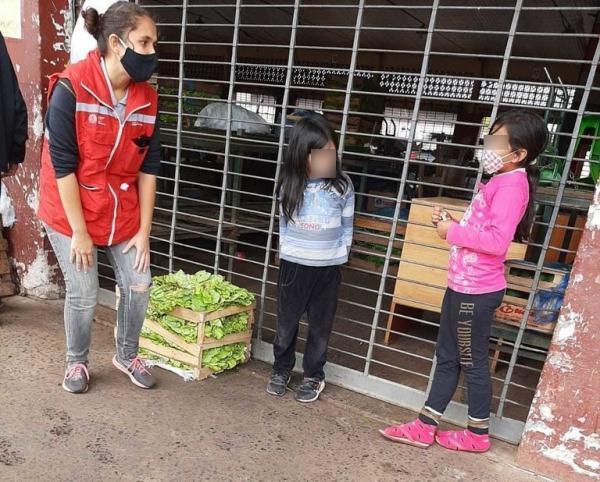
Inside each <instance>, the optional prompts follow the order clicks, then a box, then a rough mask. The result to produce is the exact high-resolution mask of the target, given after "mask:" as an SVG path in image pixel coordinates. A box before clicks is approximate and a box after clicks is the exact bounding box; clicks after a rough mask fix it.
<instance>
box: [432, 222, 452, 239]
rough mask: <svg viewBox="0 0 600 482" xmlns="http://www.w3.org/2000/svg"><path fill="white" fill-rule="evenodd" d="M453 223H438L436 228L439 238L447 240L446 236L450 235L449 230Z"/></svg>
mask: <svg viewBox="0 0 600 482" xmlns="http://www.w3.org/2000/svg"><path fill="white" fill-rule="evenodd" d="M452 223H453V221H441V220H440V221H439V222H438V223H437V226H436V230H437V233H438V236H439V237H440V238H442V239H446V236H447V235H448V230H449V229H450V226H451V225H452Z"/></svg>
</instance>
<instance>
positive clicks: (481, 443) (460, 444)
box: [435, 429, 491, 453]
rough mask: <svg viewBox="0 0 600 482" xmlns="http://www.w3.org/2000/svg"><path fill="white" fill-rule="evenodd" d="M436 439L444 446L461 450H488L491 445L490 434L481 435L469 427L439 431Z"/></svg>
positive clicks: (479, 451)
mask: <svg viewBox="0 0 600 482" xmlns="http://www.w3.org/2000/svg"><path fill="white" fill-rule="evenodd" d="M435 441H436V442H437V443H439V444H440V445H441V446H442V447H445V448H447V449H450V450H459V451H461V452H478V453H481V452H487V451H488V450H489V449H490V446H491V443H490V436H489V435H488V434H484V435H479V434H476V433H473V432H471V431H470V430H468V429H466V430H448V431H445V432H438V433H437V435H436V436H435Z"/></svg>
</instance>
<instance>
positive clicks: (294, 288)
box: [267, 114, 354, 403]
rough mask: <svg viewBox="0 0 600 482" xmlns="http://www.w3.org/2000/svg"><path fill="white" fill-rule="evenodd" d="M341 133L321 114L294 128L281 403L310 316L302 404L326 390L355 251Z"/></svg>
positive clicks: (280, 331) (273, 385) (281, 286)
mask: <svg viewBox="0 0 600 482" xmlns="http://www.w3.org/2000/svg"><path fill="white" fill-rule="evenodd" d="M337 150H338V140H337V136H336V135H335V132H334V131H333V129H332V128H331V126H330V125H329V123H328V122H327V120H325V118H324V117H323V116H321V115H319V114H311V115H310V116H307V117H305V118H303V119H302V120H300V121H299V122H298V123H297V124H296V125H295V126H294V128H293V129H292V132H291V134H290V142H289V146H288V149H287V151H286V154H285V159H284V164H283V168H282V174H281V178H280V180H279V186H278V193H279V199H280V224H279V252H280V259H281V266H280V269H279V281H278V291H279V294H278V308H277V316H278V320H277V335H276V338H275V343H274V345H273V352H274V355H275V364H274V367H273V373H272V375H271V379H270V380H269V383H268V385H267V392H268V393H270V394H271V395H276V396H283V395H284V394H285V392H286V388H287V385H288V383H289V380H290V374H291V372H292V370H293V368H294V364H295V361H296V340H297V338H298V328H299V324H300V318H301V317H302V315H303V314H304V313H307V316H308V337H307V340H306V349H305V352H304V363H303V369H304V380H303V382H302V384H301V385H300V387H299V388H298V389H297V391H296V400H298V401H299V402H305V403H306V402H314V401H315V400H317V399H318V398H319V395H320V394H321V392H322V391H323V388H325V373H324V372H323V367H324V365H325V362H326V359H327V348H328V346H329V336H330V334H331V329H332V325H333V319H334V317H335V311H336V308H337V301H338V288H339V286H340V282H341V265H342V264H345V263H346V262H347V261H348V254H349V252H350V246H351V245H352V229H353V220H354V189H353V186H352V182H351V181H350V179H349V178H348V176H347V175H346V174H344V173H343V172H342V170H341V168H340V163H339V162H338V159H337Z"/></svg>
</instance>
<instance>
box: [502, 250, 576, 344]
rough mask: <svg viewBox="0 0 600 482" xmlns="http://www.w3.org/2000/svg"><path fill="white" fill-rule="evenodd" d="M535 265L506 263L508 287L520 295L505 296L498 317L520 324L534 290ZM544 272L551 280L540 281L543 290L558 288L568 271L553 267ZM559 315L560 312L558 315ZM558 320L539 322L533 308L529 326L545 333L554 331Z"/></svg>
mask: <svg viewBox="0 0 600 482" xmlns="http://www.w3.org/2000/svg"><path fill="white" fill-rule="evenodd" d="M518 271H528V272H529V273H530V275H528V276H523V275H522V274H519V273H518ZM534 273H535V266H532V265H530V264H524V263H517V262H509V263H507V264H506V281H507V284H508V289H509V290H513V291H518V292H519V294H520V296H518V297H517V296H511V295H506V296H504V300H503V301H502V304H501V305H500V307H499V308H498V309H497V310H496V319H497V320H498V321H501V322H502V323H505V324H507V325H513V326H520V325H521V320H522V319H523V316H524V315H525V308H526V306H527V298H528V297H529V294H530V293H531V291H532V285H533V275H534ZM542 274H543V275H544V277H546V278H551V279H550V280H545V281H540V282H539V287H540V288H541V289H543V290H549V289H552V288H556V287H557V286H558V285H560V284H561V283H562V282H563V281H564V278H565V276H567V274H566V273H564V272H563V271H559V270H556V269H552V268H542ZM556 316H557V317H558V313H557V315H556ZM555 326H556V321H554V322H552V323H538V322H536V321H535V312H534V310H531V311H530V313H529V317H528V319H527V328H528V329H531V330H535V331H540V332H543V333H552V332H553V331H554V327H555Z"/></svg>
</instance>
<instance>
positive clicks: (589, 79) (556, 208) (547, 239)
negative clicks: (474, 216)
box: [496, 42, 600, 417]
mask: <svg viewBox="0 0 600 482" xmlns="http://www.w3.org/2000/svg"><path fill="white" fill-rule="evenodd" d="M599 59H600V42H598V43H597V44H596V50H595V52H594V57H593V59H592V61H591V65H592V66H591V67H590V71H589V73H588V76H587V81H586V84H585V89H584V91H583V96H582V97H581V102H580V104H579V109H578V112H577V119H576V120H575V126H574V127H573V134H572V136H571V142H570V144H569V148H568V150H567V160H566V162H565V166H564V168H563V173H562V176H561V179H560V184H559V186H558V193H557V203H556V204H555V205H554V207H553V208H552V214H551V216H550V222H549V224H550V226H554V225H555V224H556V218H557V217H558V211H559V209H560V200H561V199H562V196H563V194H564V190H565V187H566V183H567V179H568V177H569V172H570V166H571V158H572V157H573V153H574V152H575V146H576V145H577V136H578V134H579V128H580V126H581V120H582V119H583V113H584V111H585V108H586V106H587V102H588V99H589V95H590V91H591V87H592V84H593V83H594V77H595V75H596V70H597V67H598V61H599ZM552 231H553V230H552V229H549V230H548V231H546V236H545V237H544V243H543V246H542V250H541V252H540V257H539V259H538V262H537V266H536V270H535V274H534V276H533V281H532V292H531V293H530V294H529V298H528V300H527V307H526V308H525V313H524V314H523V319H522V320H521V326H520V327H519V331H518V332H517V337H516V340H515V349H514V350H513V353H512V356H511V359H510V364H509V366H508V371H507V373H506V378H505V382H504V385H503V386H502V393H501V396H500V403H499V405H498V410H497V412H496V413H497V416H498V417H502V413H503V412H504V400H505V399H506V394H507V393H508V386H509V383H510V380H511V378H512V373H513V369H514V365H515V363H516V361H517V356H518V353H519V347H520V346H521V341H522V340H523V333H524V331H525V327H526V325H527V320H528V319H529V313H530V311H531V308H532V306H533V300H534V299H535V289H537V287H538V285H539V282H540V276H541V274H542V267H543V266H544V260H545V258H546V252H547V251H548V247H549V245H550V238H551V237H552Z"/></svg>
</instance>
